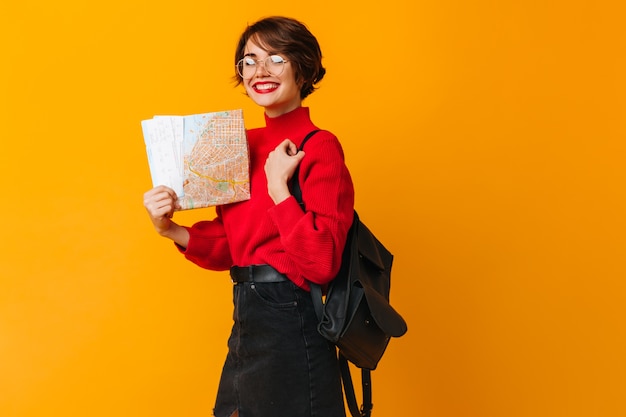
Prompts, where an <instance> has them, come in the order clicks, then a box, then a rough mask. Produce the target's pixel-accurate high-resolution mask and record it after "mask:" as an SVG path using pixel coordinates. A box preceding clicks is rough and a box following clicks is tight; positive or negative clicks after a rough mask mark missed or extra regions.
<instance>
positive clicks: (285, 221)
mask: <svg viewBox="0 0 626 417" xmlns="http://www.w3.org/2000/svg"><path fill="white" fill-rule="evenodd" d="M269 214H270V216H271V217H272V220H273V221H274V224H275V225H276V226H277V227H278V232H279V233H280V234H281V236H288V235H289V234H290V233H291V231H292V230H293V228H294V227H295V226H296V224H297V223H298V222H299V221H300V219H302V217H304V211H303V210H302V207H300V204H298V202H297V201H296V199H295V197H294V196H291V197H289V198H288V199H286V200H284V201H281V202H280V203H278V204H276V205H275V206H274V207H272V208H271V209H269Z"/></svg>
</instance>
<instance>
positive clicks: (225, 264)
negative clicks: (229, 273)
mask: <svg viewBox="0 0 626 417" xmlns="http://www.w3.org/2000/svg"><path fill="white" fill-rule="evenodd" d="M217 214H218V215H217V217H216V218H215V219H214V220H208V221H200V222H198V223H195V224H194V225H193V226H191V227H187V230H188V231H189V244H188V245H187V247H186V248H183V247H181V246H177V247H178V250H179V251H180V252H181V253H182V254H184V255H185V258H187V259H188V260H190V261H191V262H193V263H195V264H196V265H198V266H200V267H202V268H205V269H211V270H214V271H224V270H227V269H228V268H230V266H231V265H232V257H231V253H230V248H229V245H228V239H227V238H226V232H225V229H224V224H223V222H222V218H221V214H220V210H219V207H217Z"/></svg>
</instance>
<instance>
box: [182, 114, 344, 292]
mask: <svg viewBox="0 0 626 417" xmlns="http://www.w3.org/2000/svg"><path fill="white" fill-rule="evenodd" d="M265 122H266V127H264V128H257V129H251V130H248V132H247V136H248V142H249V147H250V179H251V180H250V191H251V193H250V194H251V198H250V200H248V201H243V202H239V203H234V204H227V205H223V206H219V207H217V210H216V212H217V217H216V218H215V219H213V220H210V221H201V222H198V223H196V224H194V225H193V226H192V227H188V228H187V229H188V230H189V234H190V239H189V244H188V246H187V248H186V249H182V248H179V249H180V250H181V252H182V253H184V255H185V257H186V258H187V259H189V260H190V261H192V262H194V263H196V264H197V265H199V266H201V267H203V268H207V269H212V270H226V269H229V268H230V267H231V266H232V265H237V266H247V265H259V264H269V265H272V266H273V267H274V268H276V269H277V270H278V271H279V272H282V273H284V274H286V275H287V277H289V279H291V280H292V281H293V282H294V283H295V284H296V285H298V286H300V287H302V288H304V289H309V286H308V284H307V280H309V281H312V282H315V283H318V284H325V283H327V282H329V281H330V280H331V279H332V278H333V277H334V276H335V275H336V274H337V272H338V271H339V267H340V264H341V254H342V251H343V246H344V244H345V241H346V235H347V233H348V229H349V228H350V225H351V224H352V216H353V213H354V188H353V185H352V179H351V178H350V173H349V172H348V169H347V167H346V165H345V162H344V155H343V150H342V148H341V145H340V143H339V141H338V140H337V138H336V137H335V136H334V135H333V134H331V133H330V132H327V131H320V132H318V133H316V134H315V135H314V136H313V137H312V138H311V140H310V141H309V142H308V143H307V145H306V146H305V149H304V150H305V153H306V154H305V157H304V159H303V160H302V162H301V164H300V178H299V179H300V187H301V189H302V196H303V200H304V202H305V205H306V212H304V211H303V210H302V209H301V207H300V206H299V204H298V203H297V202H296V200H295V198H294V197H293V196H291V197H289V198H288V199H287V200H285V201H283V202H281V203H280V204H274V202H273V201H272V199H271V198H270V197H269V195H268V193H267V179H266V177H265V171H264V165H265V160H266V158H267V156H268V154H269V152H270V151H272V150H274V148H276V146H278V144H279V143H281V142H282V141H283V140H284V139H287V138H288V139H291V140H292V141H293V142H294V143H295V144H296V145H298V146H299V145H300V143H301V142H302V139H303V138H304V136H306V134H307V133H309V132H310V131H311V130H314V129H316V127H315V125H314V124H313V122H312V121H311V119H310V117H309V109H308V108H307V107H300V108H298V109H296V110H294V111H292V112H290V113H287V114H284V115H282V116H279V117H276V118H269V117H267V116H266V117H265Z"/></svg>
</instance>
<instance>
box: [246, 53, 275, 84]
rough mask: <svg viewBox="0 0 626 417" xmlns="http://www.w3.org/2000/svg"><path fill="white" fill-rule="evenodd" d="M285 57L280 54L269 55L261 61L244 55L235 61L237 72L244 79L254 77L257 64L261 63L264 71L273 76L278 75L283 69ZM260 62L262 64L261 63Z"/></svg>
mask: <svg viewBox="0 0 626 417" xmlns="http://www.w3.org/2000/svg"><path fill="white" fill-rule="evenodd" d="M285 62H287V61H285V59H284V58H283V57H282V56H280V55H270V56H268V57H267V58H265V59H264V60H262V61H255V60H254V59H252V58H251V57H248V56H247V57H244V58H243V59H241V60H240V61H239V62H238V63H237V72H238V73H239V75H241V77H242V78H243V79H244V80H249V79H250V78H252V77H254V74H255V73H256V71H257V66H258V65H263V67H264V69H265V71H266V72H267V73H268V74H270V75H273V76H278V75H280V74H282V73H283V70H284V69H285ZM261 63H262V64H261Z"/></svg>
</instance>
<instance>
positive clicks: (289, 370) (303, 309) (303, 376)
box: [214, 281, 345, 417]
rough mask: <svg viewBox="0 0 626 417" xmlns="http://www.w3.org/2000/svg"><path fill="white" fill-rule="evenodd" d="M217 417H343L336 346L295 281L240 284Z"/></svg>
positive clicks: (217, 406)
mask: <svg viewBox="0 0 626 417" xmlns="http://www.w3.org/2000/svg"><path fill="white" fill-rule="evenodd" d="M233 303H234V313H233V318H234V324H233V329H232V333H231V335H230V338H229V339H228V355H227V357H226V361H225V363H224V369H223V371H222V377H221V380H220V385H219V389H218V394H217V400H216V404H215V409H214V415H215V416H216V417H230V416H231V414H232V413H233V412H234V411H235V410H239V417H345V409H344V402H343V393H342V389H341V379H340V371H339V365H338V361H337V352H336V349H335V347H334V346H333V345H332V344H331V343H329V342H328V341H327V340H326V339H324V338H323V337H322V336H320V334H319V333H318V332H317V328H316V326H317V316H316V315H315V311H314V309H313V303H312V301H311V295H310V294H309V293H308V292H307V291H305V290H302V289H301V288H299V287H298V286H296V285H295V284H293V283H292V282H291V281H285V282H275V283H254V282H245V283H237V284H235V285H234V289H233Z"/></svg>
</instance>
